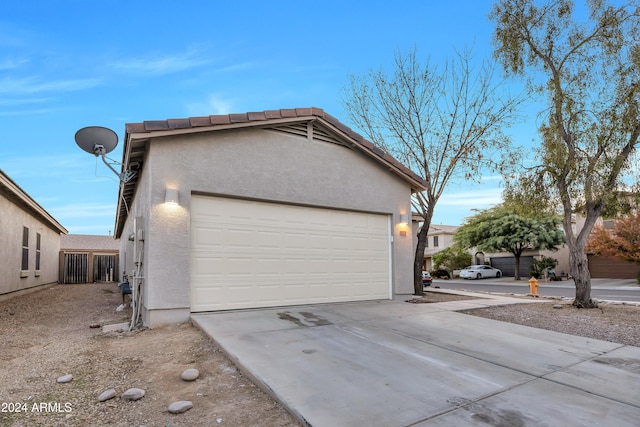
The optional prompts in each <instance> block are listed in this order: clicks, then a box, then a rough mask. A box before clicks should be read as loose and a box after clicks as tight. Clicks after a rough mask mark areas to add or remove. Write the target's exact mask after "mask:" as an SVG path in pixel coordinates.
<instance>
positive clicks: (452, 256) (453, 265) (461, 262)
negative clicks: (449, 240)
mask: <svg viewBox="0 0 640 427" xmlns="http://www.w3.org/2000/svg"><path fill="white" fill-rule="evenodd" d="M432 261H433V268H434V270H439V269H444V270H447V271H448V272H449V273H453V270H461V269H463V268H465V267H466V266H468V265H469V264H471V254H470V253H469V252H468V251H466V250H465V248H463V247H462V246H460V245H453V246H449V247H448V248H445V249H443V250H441V251H440V252H438V253H437V254H435V255H434V256H433V257H432ZM450 275H451V274H450Z"/></svg>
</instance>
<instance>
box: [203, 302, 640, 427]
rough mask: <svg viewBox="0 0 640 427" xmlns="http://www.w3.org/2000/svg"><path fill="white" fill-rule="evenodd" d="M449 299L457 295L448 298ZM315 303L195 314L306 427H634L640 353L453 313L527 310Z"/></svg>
mask: <svg viewBox="0 0 640 427" xmlns="http://www.w3.org/2000/svg"><path fill="white" fill-rule="evenodd" d="M456 293H459V292H456ZM475 296H478V297H482V298H483V299H475V300H468V301H456V302H445V303H432V304H409V303H406V302H404V301H403V300H404V299H409V298H411V297H410V296H406V297H405V298H403V299H402V298H399V299H397V300H394V301H370V302H360V303H342V304H322V305H307V306H296V307H281V308H273V309H260V310H243V311H235V312H222V313H210V314H194V315H193V316H192V320H193V322H194V323H195V324H196V325H197V326H198V327H200V328H201V329H202V330H204V331H205V332H206V333H207V334H208V335H210V336H211V337H212V338H213V339H214V340H215V341H216V342H217V343H218V344H219V345H220V347H221V348H222V349H223V350H224V351H225V352H226V353H227V354H228V355H229V357H230V358H231V359H232V360H233V361H234V362H236V363H237V365H238V366H239V367H240V368H241V369H242V370H243V371H244V372H245V373H246V374H247V375H249V376H251V377H252V378H253V379H254V381H256V383H257V384H259V385H260V386H261V387H262V388H263V389H265V390H267V391H268V392H269V393H271V394H272V396H273V397H274V398H276V399H277V400H279V401H280V402H282V403H283V404H284V405H285V406H286V407H287V408H289V410H290V411H291V412H292V413H293V414H294V415H296V416H298V418H299V419H300V420H301V421H302V422H303V423H307V424H309V425H312V426H316V427H321V426H361V425H367V426H385V427H390V426H473V425H483V426H484V425H493V426H536V427H537V426H589V425H593V426H618V427H619V426H638V425H639V422H640V348H638V347H632V346H624V345H622V344H616V343H610V342H605V341H598V340H593V339H589V338H581V337H576V336H572V335H566V334H560V333H556V332H550V331H545V330H541V329H535V328H530V327H526V326H520V325H514V324H510V323H505V322H499V321H495V320H489V319H483V318H478V317H472V316H468V315H465V314H461V313H457V312H456V311H458V310H464V309H469V308H474V307H483V306H491V305H503V304H510V303H514V302H517V303H522V302H527V301H528V302H530V303H537V301H536V300H526V299H524V300H523V299H515V298H509V297H502V296H489V297H487V295H484V294H478V295H475Z"/></svg>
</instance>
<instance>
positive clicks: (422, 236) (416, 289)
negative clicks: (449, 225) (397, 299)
mask: <svg viewBox="0 0 640 427" xmlns="http://www.w3.org/2000/svg"><path fill="white" fill-rule="evenodd" d="M425 225H426V226H425ZM428 232H429V225H427V223H426V221H425V222H424V223H423V226H422V227H421V228H420V231H418V244H417V245H416V254H415V257H414V258H413V293H414V295H424V286H423V285H422V264H423V263H424V250H425V248H426V247H427V233H428Z"/></svg>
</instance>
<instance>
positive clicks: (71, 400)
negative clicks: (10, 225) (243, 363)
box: [0, 283, 299, 427]
mask: <svg viewBox="0 0 640 427" xmlns="http://www.w3.org/2000/svg"><path fill="white" fill-rule="evenodd" d="M121 302H122V297H121V295H120V293H119V288H118V286H117V285H116V284H113V283H109V284H85V285H54V286H50V287H45V288H44V289H41V290H38V291H36V292H33V293H30V294H27V295H22V296H18V297H14V298H12V299H9V300H6V301H0V342H2V345H1V346H0V366H2V368H1V372H2V374H1V375H0V376H1V378H2V381H0V426H25V427H27V426H29V427H31V426H105V425H110V426H171V427H177V426H196V427H197V426H218V425H219V426H267V427H270V426H299V423H298V422H297V420H295V419H294V418H293V417H292V416H291V415H290V414H289V413H288V412H287V411H286V410H285V409H284V408H283V407H282V406H280V405H279V404H277V403H276V402H275V401H273V400H272V399H271V398H270V397H269V396H268V395H266V394H265V393H263V392H262V391H261V390H260V389H258V388H257V387H256V386H255V385H254V384H253V383H252V382H251V381H250V380H248V379H247V378H246V377H244V376H243V375H242V374H241V373H240V372H239V371H238V370H237V369H236V367H235V366H234V365H233V364H232V363H231V362H230V361H229V359H227V357H226V356H225V355H224V354H223V353H222V352H221V351H220V350H219V349H218V348H217V347H216V346H215V344H214V343H213V342H212V341H211V340H210V339H209V338H208V337H207V336H206V335H205V334H203V333H202V332H201V331H200V330H199V329H197V328H195V327H193V326H192V325H191V324H189V323H185V324H176V325H170V326H167V327H161V328H154V329H143V330H140V331H134V332H130V333H117V332H111V333H103V332H102V331H101V329H100V328H91V327H90V326H91V325H95V324H99V325H110V324H115V323H120V322H127V321H128V320H129V319H130V317H131V311H130V309H128V310H125V311H122V312H116V310H115V309H116V307H117V306H118V305H119V304H121ZM188 368H196V369H198V370H199V371H200V377H199V378H198V379H197V380H196V381H193V382H186V381H184V380H182V379H181V378H180V375H181V374H182V372H183V371H184V370H185V369H188ZM67 374H71V375H73V380H72V381H71V382H70V383H66V384H60V383H57V382H56V380H57V378H59V377H61V376H63V375H67ZM134 387H135V388H140V389H143V390H145V396H144V397H143V398H142V399H140V400H137V401H133V402H132V401H126V400H124V399H122V398H121V397H120V395H121V394H122V393H124V392H125V391H126V390H128V389H129V388H134ZM110 388H114V389H115V390H116V392H117V397H115V398H114V399H111V400H108V401H106V402H102V403H100V402H98V401H97V397H98V396H99V395H100V394H101V393H102V392H104V391H105V390H108V389H110ZM180 400H188V401H191V402H192V403H193V405H194V407H193V408H192V409H190V410H188V411H187V412H184V413H182V414H176V415H174V414H171V413H169V412H168V406H169V405H170V404H171V403H173V402H176V401H180Z"/></svg>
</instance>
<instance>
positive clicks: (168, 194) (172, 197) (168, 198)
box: [164, 188, 179, 205]
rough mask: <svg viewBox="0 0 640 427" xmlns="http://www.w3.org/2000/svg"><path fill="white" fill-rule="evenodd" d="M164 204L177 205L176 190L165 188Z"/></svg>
mask: <svg viewBox="0 0 640 427" xmlns="http://www.w3.org/2000/svg"><path fill="white" fill-rule="evenodd" d="M164 202H165V203H166V204H169V205H177V204H178V203H179V202H178V190H176V189H175V188H167V189H166V191H165V193H164Z"/></svg>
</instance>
